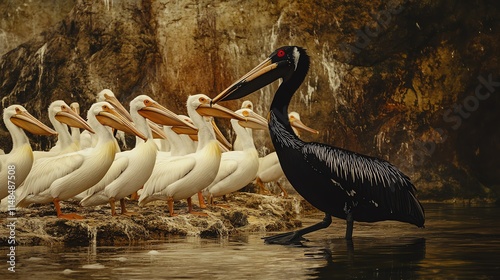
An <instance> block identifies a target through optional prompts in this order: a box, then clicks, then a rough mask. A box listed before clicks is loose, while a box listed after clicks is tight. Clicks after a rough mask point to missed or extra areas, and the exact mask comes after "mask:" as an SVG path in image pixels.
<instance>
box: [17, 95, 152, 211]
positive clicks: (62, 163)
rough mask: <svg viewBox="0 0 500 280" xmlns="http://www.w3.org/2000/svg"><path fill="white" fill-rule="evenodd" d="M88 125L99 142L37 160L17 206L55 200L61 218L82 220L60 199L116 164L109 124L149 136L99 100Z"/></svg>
mask: <svg viewBox="0 0 500 280" xmlns="http://www.w3.org/2000/svg"><path fill="white" fill-rule="evenodd" d="M87 119H88V124H89V125H90V127H92V129H93V130H94V131H95V132H96V133H97V134H98V136H99V137H98V140H97V144H96V146H95V147H94V148H89V149H85V150H81V151H77V152H73V153H69V154H64V155H60V156H55V157H49V158H43V159H40V160H38V161H37V163H36V165H34V166H33V168H32V170H31V172H30V174H29V175H28V177H27V178H26V180H25V181H24V184H23V186H21V187H20V188H19V189H18V192H16V194H18V196H17V197H18V203H17V206H20V207H28V206H29V205H30V204H32V203H50V202H53V203H54V206H55V209H56V211H57V216H58V217H59V218H68V219H80V218H82V217H81V216H79V215H77V214H63V213H62V212H61V207H60V204H59V201H61V200H66V199H69V198H72V197H73V196H75V195H77V194H79V193H81V192H83V191H84V190H86V189H88V188H90V187H92V186H93V185H95V184H96V183H97V182H99V181H100V180H101V179H102V177H104V175H105V174H106V172H107V171H108V169H109V167H110V166H111V164H112V163H113V160H114V158H115V154H116V152H117V146H116V143H115V140H114V137H113V135H112V133H111V131H110V130H109V129H108V128H107V127H106V126H110V127H113V128H115V129H119V130H123V131H127V132H130V133H133V134H135V135H137V136H140V137H141V138H142V139H146V137H145V136H144V135H143V134H142V133H141V132H139V131H138V130H137V129H136V128H135V127H134V126H133V124H132V123H131V122H129V121H128V120H127V119H125V118H124V117H123V116H122V115H121V114H119V113H118V112H117V111H116V110H115V109H114V108H113V106H112V105H111V104H109V103H108V102H97V103H95V104H94V105H92V107H90V109H89V111H88V114H87Z"/></svg>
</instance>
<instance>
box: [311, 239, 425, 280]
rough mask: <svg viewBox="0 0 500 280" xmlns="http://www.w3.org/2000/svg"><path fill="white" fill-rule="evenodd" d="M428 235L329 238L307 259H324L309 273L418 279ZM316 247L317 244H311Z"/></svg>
mask: <svg viewBox="0 0 500 280" xmlns="http://www.w3.org/2000/svg"><path fill="white" fill-rule="evenodd" d="M425 243H426V240H425V238H410V239H400V240H396V241H395V240H390V241H388V240H386V239H385V240H384V239H370V238H363V239H358V240H356V241H355V244H353V242H347V241H345V240H342V239H337V240H334V242H326V241H325V244H324V246H323V247H322V248H317V250H316V251H313V252H306V254H305V257H306V260H307V259H316V260H317V259H321V258H322V259H324V260H325V262H326V264H325V265H324V266H320V267H315V268H310V269H309V272H308V274H309V275H310V276H314V277H316V278H320V279H415V278H417V272H418V270H419V269H420V266H419V262H420V261H421V260H423V259H424V258H425ZM311 249H313V250H314V248H311Z"/></svg>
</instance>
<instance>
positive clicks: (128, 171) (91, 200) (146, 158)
mask: <svg viewBox="0 0 500 280" xmlns="http://www.w3.org/2000/svg"><path fill="white" fill-rule="evenodd" d="M130 115H131V116H132V119H133V120H134V124H135V125H136V126H137V129H139V131H141V132H142V133H143V134H144V135H146V137H147V141H143V140H142V139H141V138H139V137H136V146H135V148H133V149H132V150H129V151H125V152H121V153H118V154H117V155H116V157H115V160H114V162H113V164H112V165H111V167H110V168H109V170H108V172H107V173H106V175H105V176H104V177H103V179H102V180H101V181H100V182H99V183H97V184H96V185H95V186H93V187H92V188H90V189H88V190H87V191H86V192H85V193H86V194H87V196H86V197H85V198H83V199H82V201H81V202H80V205H82V206H97V205H102V204H105V203H108V202H109V203H110V204H111V214H112V215H113V216H115V215H116V211H115V201H117V200H120V205H121V213H122V214H127V211H126V209H125V200H124V198H125V197H127V196H129V195H131V194H132V193H134V192H136V191H137V190H139V189H140V188H141V187H142V186H143V185H144V183H146V181H147V180H148V178H149V176H150V175H151V172H152V171H153V167H154V165H155V161H156V153H157V150H158V147H157V146H156V143H155V142H154V141H153V133H152V131H151V128H150V124H149V123H148V121H147V119H146V118H152V119H154V120H155V121H158V118H161V119H165V120H164V121H163V123H164V124H165V123H171V124H172V125H176V124H179V123H182V122H181V120H180V119H178V118H177V115H176V114H174V113H173V112H171V111H169V110H167V109H166V108H164V107H163V106H161V105H159V104H158V103H157V102H156V101H154V100H153V99H151V98H150V97H148V96H146V95H139V96H137V97H136V98H134V100H132V101H131V102H130ZM153 127H154V126H153ZM160 133H162V132H161V131H160ZM164 137H166V136H164Z"/></svg>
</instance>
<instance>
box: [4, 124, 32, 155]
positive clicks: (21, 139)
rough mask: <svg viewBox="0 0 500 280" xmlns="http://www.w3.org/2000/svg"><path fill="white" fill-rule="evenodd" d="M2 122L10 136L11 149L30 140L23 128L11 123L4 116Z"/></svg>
mask: <svg viewBox="0 0 500 280" xmlns="http://www.w3.org/2000/svg"><path fill="white" fill-rule="evenodd" d="M3 122H4V124H5V126H6V127H7V130H8V131H9V133H10V135H11V137H12V151H13V150H15V149H17V148H19V147H21V146H23V145H25V144H29V143H30V140H29V139H28V136H26V133H25V132H24V130H22V129H21V128H20V127H18V126H17V125H15V124H13V123H12V122H11V121H10V119H8V118H5V117H4V118H3Z"/></svg>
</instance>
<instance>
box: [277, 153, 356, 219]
mask: <svg viewBox="0 0 500 280" xmlns="http://www.w3.org/2000/svg"><path fill="white" fill-rule="evenodd" d="M276 153H277V155H278V158H279V161H280V164H281V167H282V169H283V173H284V174H285V176H286V178H287V179H288V181H289V182H290V184H291V185H292V186H293V188H294V189H295V190H296V191H297V192H298V193H299V194H300V195H301V196H302V197H304V199H306V200H307V201H308V202H310V203H311V204H312V205H313V206H315V207H316V208H318V209H319V210H321V211H323V212H327V213H331V214H336V215H335V216H339V215H344V214H343V213H345V210H344V208H345V207H346V204H345V197H346V195H345V192H342V191H339V188H338V187H336V186H335V184H336V182H333V181H332V180H331V179H330V177H329V176H328V174H324V173H323V172H322V171H321V170H318V169H316V168H314V166H312V165H311V164H309V163H308V162H307V161H306V160H305V159H304V156H303V155H302V153H300V151H299V150H295V149H281V150H276ZM348 206H349V207H350V204H349V205H348Z"/></svg>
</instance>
